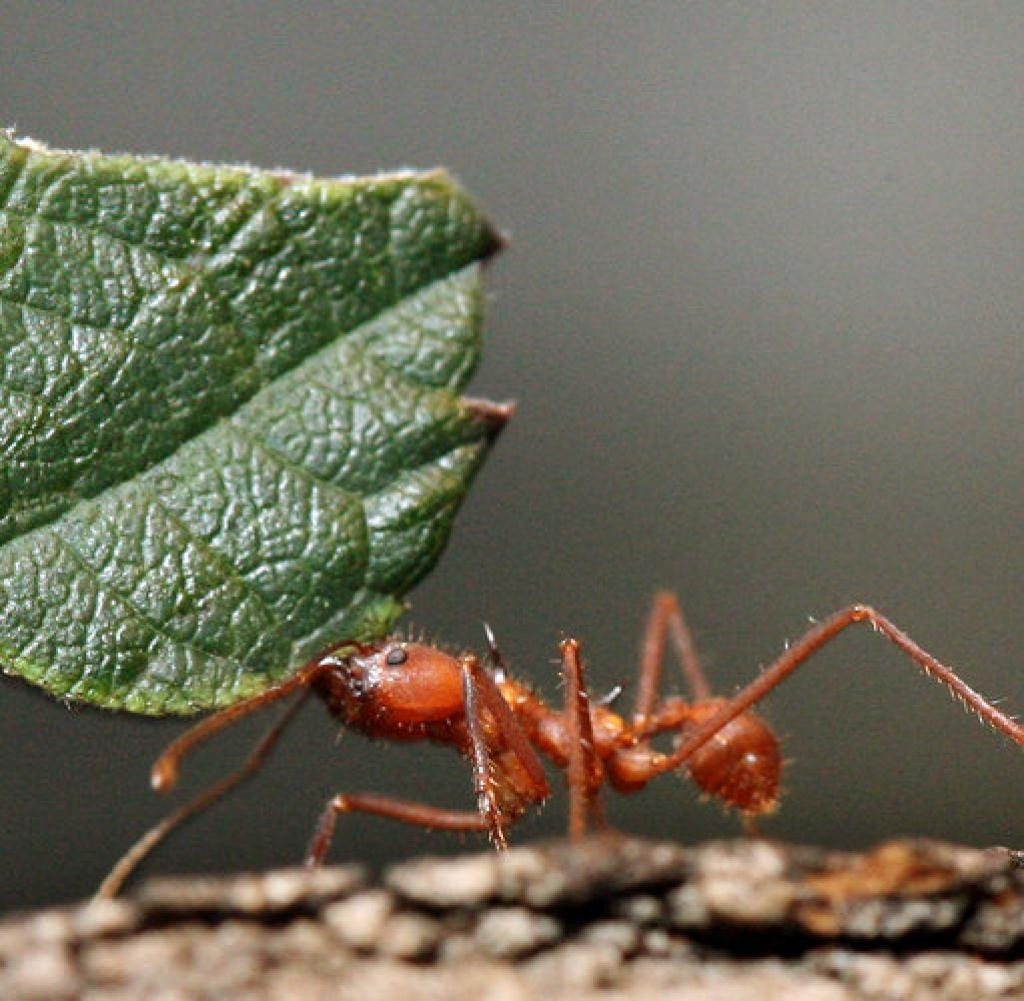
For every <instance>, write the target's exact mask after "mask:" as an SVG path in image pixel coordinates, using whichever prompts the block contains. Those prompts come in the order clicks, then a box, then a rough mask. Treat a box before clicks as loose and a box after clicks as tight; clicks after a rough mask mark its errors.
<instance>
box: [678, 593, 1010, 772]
mask: <svg viewBox="0 0 1024 1001" xmlns="http://www.w3.org/2000/svg"><path fill="white" fill-rule="evenodd" d="M857 622H867V623H869V624H870V625H871V627H872V628H873V629H874V630H875V631H876V632H879V633H881V634H882V635H883V636H884V637H885V638H886V639H887V640H889V642H890V643H892V644H893V645H894V646H896V647H898V648H899V649H900V650H902V651H903V653H905V654H906V655H907V656H908V657H909V658H910V659H911V660H912V661H913V662H914V663H915V664H917V666H918V667H919V668H921V670H922V671H923V672H924V673H925V674H926V675H928V677H930V678H934V679H935V680H936V681H939V682H941V683H942V684H943V685H945V686H946V688H948V689H949V691H950V692H951V694H952V695H953V696H954V697H955V698H957V699H959V701H960V702H962V703H963V704H964V706H966V707H967V708H968V709H969V710H970V711H971V712H973V713H974V714H975V715H976V716H977V717H978V718H979V719H980V720H982V722H984V723H987V724H988V725H989V726H991V727H992V728H993V729H995V730H999V731H1000V732H1001V733H1004V734H1006V736H1008V737H1009V738H1010V739H1011V740H1013V741H1015V742H1016V743H1017V744H1020V745H1021V746H1022V747H1024V725H1021V724H1020V723H1018V722H1017V721H1016V720H1015V719H1013V718H1012V717H1011V716H1007V715H1006V713H1004V712H1003V711H1002V710H1001V709H999V708H998V707H997V706H995V705H993V704H992V703H991V702H989V701H988V700H987V699H986V698H985V697H984V696H982V695H981V694H979V693H978V692H976V691H974V689H973V688H971V687H970V686H969V685H968V684H967V683H966V682H965V681H964V680H963V679H962V678H961V677H960V676H959V675H958V674H957V673H956V672H955V671H954V670H953V669H952V668H950V667H947V666H946V665H945V664H943V663H942V662H941V661H939V660H937V659H936V658H935V657H933V656H932V655H931V654H930V653H928V651H927V650H925V649H924V648H923V647H921V646H919V645H918V644H917V643H916V642H914V640H912V639H911V638H910V637H909V636H908V635H907V634H906V633H905V632H903V630H902V629H900V628H899V627H898V626H896V625H895V624H894V623H893V622H892V621H891V620H890V619H888V618H886V617H885V616H884V615H882V614H881V613H880V612H876V611H875V610H874V609H873V608H871V607H870V606H868V605H860V604H855V605H848V606H847V607H846V608H843V609H840V610H839V611H838V612H835V613H834V614H832V615H830V616H829V617H828V618H827V619H825V620H823V621H822V622H819V623H818V624H817V625H814V626H812V627H811V628H810V629H808V630H807V632H805V633H804V635H803V636H801V637H800V638H799V639H798V640H797V641H796V642H795V643H793V644H792V645H791V646H790V647H789V648H788V649H787V650H786V651H785V652H784V653H783V654H782V655H781V656H780V657H779V658H778V659H777V660H776V661H775V662H774V663H772V664H771V665H769V666H768V667H767V668H766V669H765V670H764V671H763V672H762V673H761V674H760V675H759V676H758V677H756V678H755V679H754V680H753V681H752V682H750V683H749V684H748V685H747V686H746V687H745V688H741V689H740V691H739V692H737V693H736V694H735V695H734V696H733V697H732V698H731V699H729V700H728V701H727V702H726V703H725V704H724V705H723V706H722V708H721V709H720V710H719V711H718V712H717V713H715V715H714V716H713V717H712V718H711V719H709V720H708V721H707V722H706V723H703V724H702V725H700V726H698V727H696V728H695V729H694V730H693V731H692V732H690V733H688V734H687V735H686V737H685V738H684V739H683V740H681V741H680V742H679V745H678V746H677V747H676V749H675V751H673V752H672V754H670V755H668V756H667V757H666V758H665V759H664V761H663V762H661V764H659V766H658V772H667V771H671V770H672V769H674V768H678V767H679V765H681V764H682V763H683V762H685V761H686V760H687V759H688V758H689V757H690V756H691V755H692V754H693V753H694V752H695V751H696V750H698V749H699V748H700V747H702V746H703V745H704V744H705V743H706V742H707V741H709V740H710V739H711V738H712V737H714V735H715V734H716V733H718V731H719V730H721V729H722V727H724V726H725V725H726V724H727V723H730V722H731V721H732V720H734V719H735V718H736V717H737V716H739V715H740V714H741V713H744V712H746V711H747V710H748V709H750V708H752V707H753V706H754V705H756V704H757V703H758V702H760V701H761V699H763V698H764V697H765V696H766V695H767V694H768V693H769V692H770V691H772V689H774V688H775V687H776V686H777V685H779V684H781V683H782V682H783V681H785V680H786V678H788V677H789V676H790V675H791V674H792V673H793V672H794V671H795V670H796V669H797V668H798V667H799V666H800V665H801V664H803V663H804V662H805V661H806V660H807V659H808V658H809V657H811V656H812V655H813V654H815V653H817V651H818V650H820V649H821V648H822V647H823V646H825V645H826V644H827V643H829V642H831V640H833V639H835V637H836V636H838V635H839V633H841V632H842V631H843V630H844V629H847V628H848V627H849V626H852V625H853V624H854V623H857Z"/></svg>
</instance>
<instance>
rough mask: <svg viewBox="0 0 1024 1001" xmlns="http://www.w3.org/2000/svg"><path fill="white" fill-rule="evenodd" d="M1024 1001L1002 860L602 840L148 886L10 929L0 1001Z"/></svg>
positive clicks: (919, 849)
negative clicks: (142, 1000) (373, 873)
mask: <svg viewBox="0 0 1024 1001" xmlns="http://www.w3.org/2000/svg"><path fill="white" fill-rule="evenodd" d="M85 994H87V995H88V997H89V998H91V999H92V998H119V999H124V998H134V997H155V996H159V997H163V998H174V999H189V998H211V997H232V998H236V997H246V998H249V997H251V998H289V999H302V998H350V997H351V998H358V999H359V1001H368V999H377V998H390V997H399V998H403V999H412V998H439V999H444V1001H462V999H467V1001H468V999H473V1001H481V999H485V1001H486V999H496V1001H497V999H501V1001H517V999H524V1001H525V999H529V998H545V999H547V1001H551V999H554V998H569V999H577V998H578V999H583V998H591V997H601V998H606V999H607V998H683V997H685V998H687V999H693V1001H710V999H720V998H728V999H730V1001H746V999H750V1001H755V999H756V1001H761V999H765V998H785V999H787V1001H789V999H793V1001H812V999H813V1001H833V999H835V1001H839V999H848V998H899V999H904V998H906V999H917V998H922V999H923V998H928V999H932V998H939V999H961V998H962V999H970V1001H975V999H979V998H990V997H991V998H1009V997H1024V871H1022V870H1021V869H1020V868H1019V866H1018V863H1017V860H1016V859H1015V857H1014V856H1013V854H1012V853H1010V852H1008V851H1006V850H1004V849H996V848H993V849H984V850H980V849H971V848H962V847H957V846H953V845H946V844H941V843H937V842H931V841H923V840H909V841H908V840H905V841H892V842H888V843H886V844H883V845H880V846H879V847H877V848H875V849H874V850H872V851H870V852H868V853H866V854H856V853H847V852H834V851H828V850H825V849H820V848H808V847H798V846H792V845H785V844H779V843H774V842H769V841H726V842H712V843H709V844H706V845H701V846H698V847H695V848H683V847H681V846H679V845H675V844H667V843H662V842H646V841H637V840H630V839H625V838H612V837H609V838H596V839H593V840H590V841H586V842H584V843H582V844H577V845H572V844H568V843H564V842H556V843H548V844H541V845H537V846H533V847H524V848H516V849H513V850H511V851H509V852H506V853H504V854H496V853H489V854H482V855H466V856H462V857H459V858H454V859H429V858H428V859H420V860H415V861H411V862H406V863H403V864H400V865H397V866H395V867H393V868H391V869H390V870H388V871H387V872H386V873H385V874H384V876H383V878H382V879H381V880H380V881H376V882H373V881H370V880H368V879H367V877H366V875H365V873H363V872H362V871H361V870H360V869H359V868H358V867H345V868H334V869H324V870H321V871H313V872H308V871H304V870H283V871H278V872H270V873H264V874H258V875H242V876H216V877H201V878H176V879H161V880H154V881H151V882H149V883H147V884H145V885H143V886H142V888H141V889H140V890H139V891H138V892H137V893H135V894H134V895H132V896H130V897H126V898H125V899H123V900H118V901H106V902H101V903H99V904H93V905H80V906H75V907H70V908H63V909H59V910H58V909H54V910H48V911H40V912H37V913H34V914H28V915H22V916H16V917H12V918H8V919H7V920H5V921H4V922H2V923H0V997H3V998H12V999H20V998H47V999H50V998H73V997H78V996H82V995H85Z"/></svg>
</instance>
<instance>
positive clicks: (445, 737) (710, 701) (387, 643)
mask: <svg viewBox="0 0 1024 1001" xmlns="http://www.w3.org/2000/svg"><path fill="white" fill-rule="evenodd" d="M856 622H866V623H868V624H869V625H870V626H871V627H872V628H873V629H874V630H875V631H876V632H879V633H881V634H882V635H883V636H884V637H885V638H886V639H888V640H889V641H890V642H892V643H894V644H895V645H896V646H897V647H899V649H900V650H902V651H903V652H904V653H905V654H906V655H907V656H908V657H909V658H910V659H911V660H912V661H913V662H914V663H916V664H917V665H918V667H920V668H921V670H923V671H924V673H925V674H927V675H928V676H929V677H932V678H935V679H936V680H937V681H940V682H942V684H944V685H945V686H946V687H947V688H948V689H949V691H950V692H951V693H952V694H953V695H954V696H955V697H956V698H958V699H959V700H960V701H961V702H962V703H963V704H964V705H965V706H966V707H967V708H968V709H970V710H971V711H973V712H974V713H975V714H976V715H977V716H978V717H979V718H980V719H981V720H982V721H984V722H985V723H988V724H989V725H990V726H992V727H994V728H995V729H996V730H1000V731H1002V732H1003V733H1005V734H1006V735H1007V736H1009V737H1010V738H1012V739H1013V740H1014V741H1016V742H1017V743H1018V744H1021V745H1024V726H1021V725H1020V724H1019V723H1017V722H1016V721H1015V720H1014V719H1012V718H1011V717H1009V716H1007V715H1006V714H1005V713H1003V712H1002V711H1001V710H999V709H998V708H997V707H996V706H994V705H993V704H992V703H991V702H989V701H987V700H986V699H985V698H983V697H982V696H981V695H979V694H978V693H977V692H975V691H974V690H973V689H972V688H970V687H969V686H968V685H967V684H966V683H965V682H964V681H962V680H961V679H960V678H959V677H958V676H957V675H956V674H955V673H954V672H953V671H952V670H951V669H950V668H948V667H946V666H945V665H944V664H942V663H940V662H939V661H938V660H936V659H935V657H933V656H932V655H931V654H930V653H928V652H927V651H925V650H924V649H922V648H921V647H920V646H918V645H917V643H915V642H914V641H913V640H912V639H910V637H909V636H907V635H906V633H904V632H903V631H902V630H900V629H899V628H898V627H897V626H895V625H894V624H893V623H892V622H890V621H889V619H887V618H886V617H885V616H884V615H881V614H880V613H879V612H876V611H875V610H874V609H872V608H870V607H868V606H867V605H860V604H855V605H849V606H848V607H846V608H844V609H842V610H840V611H838V612H836V613H835V614H833V615H831V616H829V617H828V618H827V619H825V620H824V621H822V622H819V623H817V624H815V625H813V626H812V627H811V628H810V629H808V630H807V632H805V633H804V634H803V636H801V637H800V638H799V639H798V640H797V641H796V642H795V643H792V644H791V645H790V646H789V647H788V648H787V649H786V651H785V652H784V653H783V654H782V655H781V656H780V657H779V658H778V659H777V660H776V661H775V662H774V663H772V664H771V665H769V666H768V667H767V668H766V669H765V670H764V671H763V672H762V673H761V674H759V675H758V676H757V677H756V678H755V679H754V680H753V681H751V682H750V683H749V684H748V685H746V687H744V688H742V689H740V691H738V692H737V693H736V694H735V695H733V696H732V697H731V698H716V697H714V696H713V695H712V694H711V689H710V686H709V685H708V682H707V680H706V678H705V676H704V672H703V670H702V668H701V665H700V660H699V658H698V656H697V652H696V649H695V647H694V643H693V639H692V637H691V634H690V631H689V629H688V628H687V625H686V621H685V619H684V618H683V615H682V612H681V610H680V608H679V603H678V601H677V599H676V596H675V595H674V594H672V593H670V592H662V593H660V594H658V595H657V596H656V598H655V600H654V605H653V608H652V610H651V614H650V618H649V620H648V623H647V627H646V630H645V632H644V639H643V645H642V650H641V656H640V665H639V677H638V683H637V692H636V703H635V706H634V708H633V712H632V715H630V716H629V717H624V716H622V715H619V714H618V713H616V712H615V711H613V710H612V709H611V708H610V706H609V705H608V704H607V700H601V701H593V700H591V699H590V697H589V696H588V692H587V686H586V682H585V679H584V669H583V660H582V658H581V655H580V644H579V641H578V640H575V639H566V640H563V641H562V643H561V645H560V650H561V670H562V678H563V682H564V686H565V700H564V705H563V707H562V708H561V709H554V708H552V707H550V706H549V705H547V703H545V701H544V700H543V699H542V698H541V697H540V696H539V695H538V694H537V693H536V692H534V691H533V690H532V689H531V688H530V687H529V686H528V685H526V684H525V683H523V682H521V681H518V680H516V679H514V678H512V677H511V676H510V674H509V672H508V670H507V668H506V666H505V663H504V661H503V659H502V656H501V653H500V652H499V650H498V647H497V645H496V644H495V642H494V638H493V635H492V634H491V633H490V630H489V629H488V630H487V633H488V641H489V651H488V654H487V655H486V656H485V657H484V658H480V657H478V656H477V655H476V654H473V653H463V654H461V655H458V656H453V655H452V654H450V653H446V652H444V651H443V650H440V649H438V648H436V647H432V646H428V645H426V644H423V643H417V642H412V641H409V640H404V639H400V638H391V639H386V640H382V641H380V642H377V643H371V644H351V643H349V644H344V645H342V646H339V647H335V648H333V649H332V650H329V651H327V652H326V653H324V654H323V655H322V656H320V657H317V658H316V659H315V660H313V661H311V662H310V663H309V664H307V665H306V666H305V667H304V668H302V669H301V670H300V671H298V672H297V673H296V674H295V675H293V676H292V677H291V678H289V679H288V680H286V681H283V682H281V683H280V684H278V685H276V686H275V687H273V688H270V689H268V690H267V691H265V692H263V693H262V694H260V695H256V696H255V697H253V698H250V699H248V700H246V701H244V702H240V703H238V704H236V705H234V706H230V707H229V708H227V709H224V710H222V711H220V712H219V713H217V714H216V715H214V716H211V717H209V718H207V719H206V720H204V721H203V722H201V723H199V724H198V725H196V726H195V727H193V728H192V729H191V730H189V731H187V732H186V733H185V734H183V735H182V736H181V737H179V738H178V739H177V740H175V741H174V742H173V743H172V744H171V745H170V746H169V747H168V748H167V749H166V750H165V751H164V753H163V754H162V755H161V756H160V758H159V759H158V760H157V762H156V764H155V765H154V766H153V770H152V784H153V787H154V788H155V789H157V790H158V791H160V792H167V791H168V790H170V789H172V788H173V787H174V786H175V784H176V783H177V780H178V772H179V768H180V764H181V761H182V759H183V758H184V757H185V755H186V754H188V753H189V752H190V751H191V750H192V749H193V748H195V747H196V746H197V745H198V744H201V743H203V742H204V741H205V740H207V739H208V738H209V737H212V736H213V735H214V734H215V733H217V732H218V731H220V730H223V729H224V727H226V726H229V725H230V724H232V723H234V722H236V721H237V720H239V719H241V718H242V717H244V716H247V715H249V713H251V712H253V711H254V710H256V709H260V708H262V707H263V706H267V705H270V704H271V703H272V702H277V701H279V700H280V699H283V698H287V697H288V696H290V695H293V694H298V695H299V699H298V700H297V701H296V703H294V704H293V705H292V706H291V707H290V708H289V710H288V712H287V713H285V715H284V716H282V717H281V719H279V720H278V722H277V723H276V724H275V725H274V726H273V727H272V728H271V730H270V731H269V732H268V733H267V734H266V736H265V737H264V738H263V739H262V740H261V741H260V743H259V744H258V745H257V747H256V748H255V750H254V751H253V753H252V754H251V756H250V757H249V759H248V760H247V761H246V762H245V764H244V765H243V766H242V767H241V768H240V769H239V770H238V771H236V772H235V773H233V774H232V775H229V776H228V777H227V778H224V779H222V780H221V781H220V782H218V783H216V784H215V785H213V786H211V787H209V788H208V789H206V790H205V791H204V792H202V793H200V795H199V796H197V797H196V798H195V799H193V800H192V801H191V802H189V803H186V804H185V805H184V806H182V807H180V808H179V809H178V810H176V811H175V812H173V813H171V814H170V815H169V816H168V817H166V818H165V819H164V820H163V821H162V822H160V823H159V824H157V825H156V826H155V827H153V828H152V829H150V830H149V831H148V832H147V833H146V834H145V835H143V837H142V838H140V839H139V841H138V842H136V844H135V845H133V846H132V848H131V849H130V850H129V851H128V853H127V854H126V855H125V856H124V857H123V858H122V859H121V860H120V861H119V862H118V863H117V865H116V866H115V867H114V869H113V870H112V871H111V873H110V875H109V876H107V878H106V879H105V880H104V882H103V884H102V885H101V886H100V888H99V890H98V891H97V896H101V897H108V896H113V895H115V894H116V893H117V892H118V890H119V889H120V888H121V886H122V885H123V883H124V881H125V879H127V877H128V876H129V875H130V874H131V872H132V871H133V870H134V868H135V867H136V866H137V865H138V863H139V862H140V861H141V860H142V859H143V858H144V857H145V856H146V855H147V854H148V853H149V851H151V850H152V848H154V847H155V846H156V844H157V843H158V842H159V841H160V840H161V839H162V838H163V837H164V836H165V835H166V834H167V833H168V832H169V831H170V830H171V829H172V828H174V827H175V826H177V825H178V824H179V823H181V822H182V821H184V820H186V819H188V818H189V817H191V816H193V815H195V814H196V813H198V812H200V811H201V810H203V809H205V808H206V807H208V806H209V805H210V804H212V803H213V802H215V801H216V800H217V799H219V798H220V797H221V796H223V795H224V794H225V793H226V792H227V791H228V790H229V789H231V788H233V787H234V786H236V785H237V784H238V783H239V782H241V781H243V780H244V779H246V778H247V777H249V776H250V775H252V774H253V773H254V772H255V771H256V770H257V769H258V768H259V767H260V765H261V764H262V763H263V761H264V760H265V758H266V757H267V755H268V754H269V753H270V751H271V749H272V748H273V746H274V744H275V743H276V741H277V739H278V737H279V736H280V735H281V732H282V730H283V729H284V727H285V726H286V725H287V723H288V721H289V720H290V719H291V718H292V716H293V714H294V712H295V710H296V709H297V708H298V705H299V704H300V703H301V701H302V699H303V698H304V697H305V696H307V695H309V693H311V692H315V693H316V694H317V695H319V696H320V697H321V698H323V699H324V701H325V702H326V703H327V707H328V709H329V711H330V712H331V713H333V714H334V715H335V716H337V717H338V718H339V719H341V720H342V722H343V723H344V724H345V725H346V726H349V727H353V728H354V729H357V730H361V731H362V732H364V733H366V734H368V735H369V736H371V737H377V738H381V739H389V740H402V741H418V740H430V741H434V742H436V743H439V744H446V745H449V746H451V747H453V748H455V750H457V751H458V752H459V753H460V754H462V755H463V756H464V757H465V758H468V759H469V761H470V764H471V767H472V773H473V783H474V788H475V791H476V797H477V809H476V810H448V809H443V808H441V807H438V806H433V805H430V804H426V803H419V802H410V801H407V800H400V799H394V798H391V797H389V796H384V795H381V794H379V793H375V792H363V793H351V794H350V793H340V794H338V795H337V796H335V797H333V798H332V799H331V800H330V802H329V803H328V804H327V806H326V808H325V809H324V811H323V814H322V815H321V817H320V821H319V823H318V824H317V826H316V829H315V832H314V834H313V838H312V841H311V843H310V846H309V850H308V853H307V856H306V862H307V864H308V865H319V864H320V863H321V862H322V861H323V859H324V857H325V856H326V854H327V851H328V848H329V847H330V844H331V839H332V836H333V833H334V827H335V823H336V821H337V818H338V816H339V814H343V813H353V812H363V813H371V814H376V815H378V816H381V817H387V818H390V819H392V820H399V821H403V822H404V823H407V824H415V825H418V826H421V827H429V828H439V829H442V830H447V831H485V832H487V833H489V835H490V838H491V841H492V842H493V843H494V845H495V846H496V847H497V848H504V847H505V845H506V829H507V828H508V827H509V826H510V825H511V824H513V823H514V822H515V821H516V820H517V819H518V818H519V817H521V816H522V815H523V813H524V812H525V811H526V810H527V809H528V808H529V807H530V806H533V805H539V804H541V803H543V802H544V800H545V799H547V797H548V794H549V792H550V787H549V785H548V779H547V777H546V775H545V772H544V769H543V767H542V766H541V763H540V758H539V755H543V756H544V757H546V758H548V759H549V760H550V761H551V762H552V763H553V764H554V765H555V766H556V767H558V768H561V769H563V770H564V771H565V775H566V781H567V783H568V787H569V803H570V805H569V835H570V837H572V838H581V837H582V836H583V835H584V834H585V833H586V831H587V829H588V827H594V828H598V829H600V828H603V827H605V826H606V825H605V820H604V813H603V809H602V801H601V793H602V790H603V788H604V786H605V785H610V786H611V787H612V788H613V789H615V790H616V791H618V792H622V793H632V792H637V791H639V790H640V789H642V788H644V787H645V786H646V785H647V784H648V783H649V782H650V781H651V780H652V779H654V778H656V777H657V776H659V775H662V774H664V773H665V772H670V771H676V770H682V771H683V772H684V773H686V774H688V775H689V777H690V778H692V779H693V781H694V782H695V783H696V784H697V786H698V787H699V788H700V789H701V790H702V791H703V792H704V793H705V794H706V795H708V796H709V797H712V798H714V799H717V800H719V801H720V802H721V803H723V804H725V805H726V806H728V807H732V808H734V809H736V810H737V811H739V812H740V814H741V815H742V816H743V817H744V818H745V819H747V820H750V819H752V818H755V817H757V816H759V815H761V814H765V813H769V812H771V811H772V810H774V809H775V808H776V806H777V805H778V801H779V789H780V787H779V780H780V776H781V772H782V764H783V762H782V755H781V752H780V747H779V742H778V739H777V738H776V736H775V734H774V733H773V732H772V730H771V728H770V727H769V726H768V724H767V723H766V722H765V721H764V720H762V719H760V718H759V717H758V716H757V715H755V714H754V712H753V711H752V709H753V707H754V706H755V705H756V704H757V703H758V702H759V701H760V700H761V699H763V698H764V697H765V696H766V695H767V694H768V693H769V692H770V691H772V689H774V688H775V687H776V685H778V684H780V683H781V682H782V681H784V680H785V679H786V678H787V677H789V675H790V674H792V673H793V672H794V671H795V670H796V669H797V668H798V667H799V666H800V665H801V664H803V663H804V662H805V661H806V660H807V659H808V658H809V657H810V656H811V655H812V654H814V653H815V652H816V651H817V650H820V649H821V648H822V647H823V646H825V644H827V643H828V642H829V641H830V640H832V639H833V638H834V637H835V636H836V635H838V634H839V633H840V632H842V631H843V630H844V629H846V628H847V627H848V626H851V625H853V624H854V623H856ZM667 640H670V641H671V643H672V646H673V647H674V648H675V651H676V654H677V656H678V658H679V661H680V664H681V667H682V670H683V674H684V676H685V678H686V681H687V683H688V685H689V688H690V693H691V695H692V701H686V700H684V699H682V698H679V697H678V696H667V697H663V696H662V695H661V694H660V689H661V674H662V661H663V655H664V651H665V645H666V641H667ZM659 734H668V735H671V736H672V737H673V741H674V743H673V747H672V749H671V750H668V751H661V750H658V749H657V748H655V747H654V746H653V744H652V740H653V739H654V738H655V737H657V736H658V735H659Z"/></svg>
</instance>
